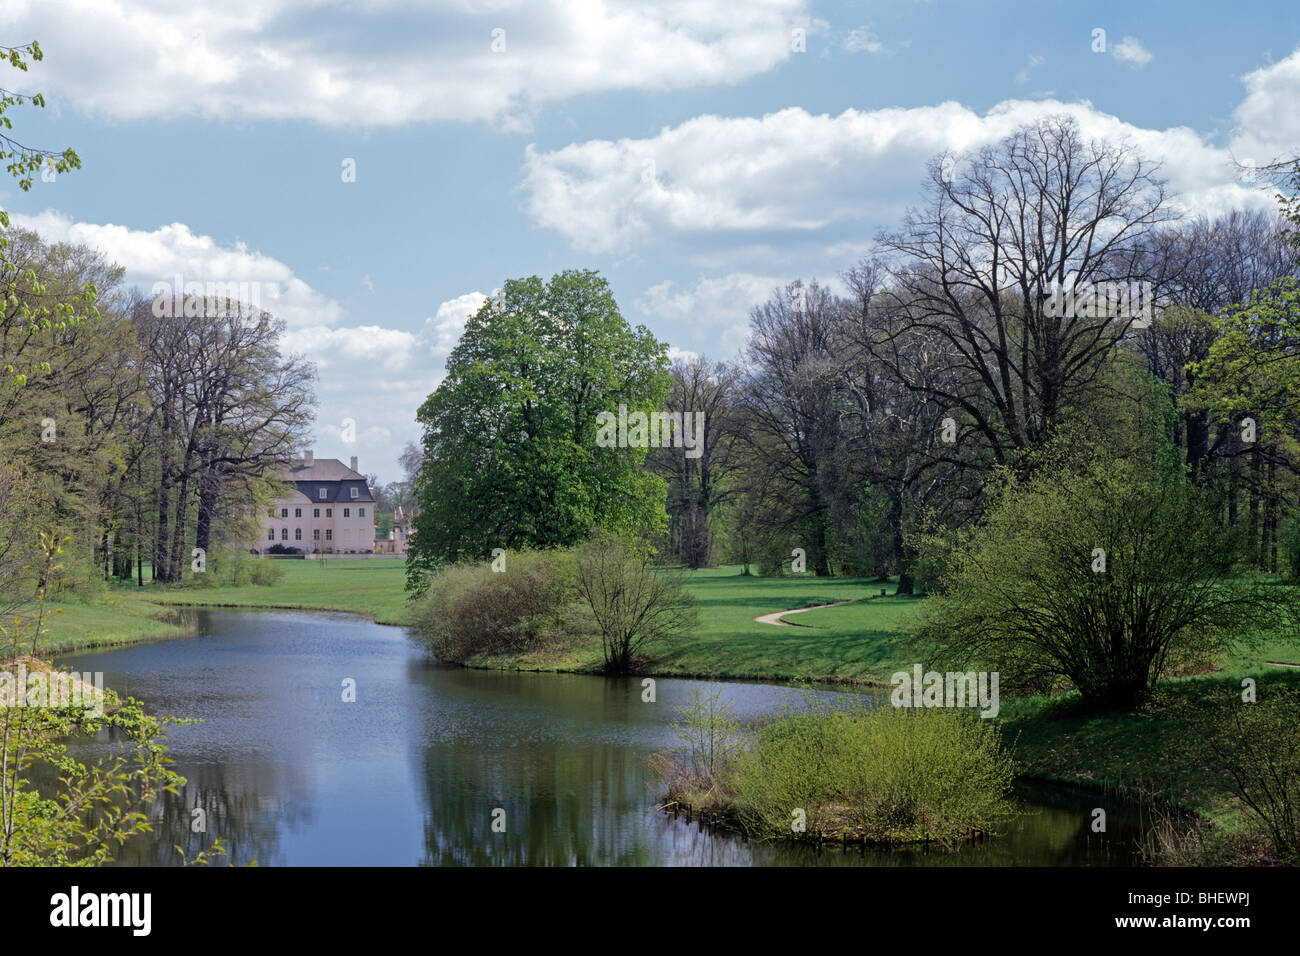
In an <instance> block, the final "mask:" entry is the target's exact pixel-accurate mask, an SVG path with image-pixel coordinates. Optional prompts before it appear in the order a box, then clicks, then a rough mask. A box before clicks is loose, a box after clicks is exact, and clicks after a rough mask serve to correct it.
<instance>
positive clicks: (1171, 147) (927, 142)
mask: <svg viewBox="0 0 1300 956" xmlns="http://www.w3.org/2000/svg"><path fill="white" fill-rule="evenodd" d="M1256 86H1257V87H1258V88H1259V89H1260V90H1261V91H1263V90H1264V89H1265V88H1266V87H1267V88H1268V89H1270V92H1269V93H1264V92H1261V93H1260V96H1261V97H1268V98H1270V99H1276V98H1280V97H1279V94H1277V93H1275V92H1271V87H1269V85H1268V84H1266V83H1264V82H1263V81H1258V82H1257V83H1256ZM1292 89H1293V95H1294V89H1295V88H1294V86H1293V87H1292ZM1062 113H1064V114H1068V115H1070V116H1072V117H1074V118H1075V119H1076V120H1077V121H1078V123H1079V125H1080V128H1081V130H1082V131H1083V133H1084V134H1085V135H1086V136H1090V137H1096V138H1098V139H1104V140H1108V141H1117V140H1128V141H1129V142H1131V143H1132V144H1133V145H1134V146H1135V147H1137V148H1138V149H1139V150H1140V152H1141V153H1142V154H1144V155H1145V156H1146V157H1148V158H1149V159H1152V160H1156V161H1160V162H1162V163H1163V164H1164V166H1163V168H1162V170H1161V173H1162V175H1164V176H1165V177H1166V178H1167V179H1168V180H1169V183H1170V186H1171V189H1172V191H1173V192H1174V193H1176V194H1177V195H1178V197H1179V198H1178V204H1179V205H1180V206H1181V207H1182V208H1183V209H1185V210H1188V211H1193V212H1205V213H1209V214H1214V213H1217V212H1222V211H1226V210H1227V209H1230V208H1233V207H1237V206H1255V207H1262V206H1263V205H1267V204H1268V202H1269V200H1268V198H1267V197H1266V196H1263V195H1262V194H1261V193H1259V192H1258V191H1257V190H1253V189H1251V188H1249V187H1248V186H1246V185H1245V184H1243V183H1241V182H1239V181H1237V179H1236V173H1235V171H1234V170H1233V168H1232V157H1231V152H1230V149H1231V147H1229V148H1221V147H1218V146H1215V145H1213V144H1212V143H1210V142H1208V141H1207V140H1206V139H1205V138H1204V137H1202V136H1201V135H1200V134H1199V133H1197V132H1196V131H1195V130H1192V129H1190V128H1188V127H1185V126H1179V127H1171V128H1168V129H1163V130H1156V129H1144V128H1142V127H1138V126H1134V125H1132V124H1130V123H1126V122H1124V121H1123V120H1120V119H1119V118H1117V117H1115V116H1112V115H1110V114H1107V113H1103V112H1101V111H1099V110H1097V109H1095V108H1094V107H1093V106H1092V105H1091V104H1089V103H1087V102H1082V103H1063V102H1060V101H1058V100H1009V101H1006V102H1003V103H1000V104H998V105H997V106H995V107H993V108H992V109H991V110H989V111H988V112H987V113H985V114H983V115H980V114H977V113H975V112H974V111H973V110H970V109H968V108H967V107H965V106H962V105H961V104H959V103H954V102H947V103H941V104H939V105H937V106H921V107H915V108H910V109H901V108H891V109H879V110H870V111H860V110H854V109H849V110H845V111H844V112H843V113H840V114H839V115H837V116H831V115H828V114H824V113H823V114H820V115H814V114H810V113H808V112H806V111H805V110H803V109H800V108H797V107H795V108H790V109H784V110H781V111H779V112H776V113H769V114H766V115H764V116H762V117H757V118H753V117H736V118H725V117H719V116H712V115H706V116H699V117H695V118H694V119H690V120H687V121H686V122H684V123H682V124H681V125H679V126H674V127H666V128H664V129H663V130H661V131H660V132H659V133H658V134H657V135H655V136H653V137H650V138H645V139H622V140H618V141H610V140H590V141H587V142H582V143H573V144H570V145H568V146H565V147H563V148H561V149H558V150H555V151H552V152H541V151H539V150H537V149H535V148H534V147H531V146H530V147H529V148H528V149H527V150H526V152H525V160H524V174H523V178H524V186H525V188H526V190H527V192H528V199H527V209H528V212H529V214H530V215H531V217H532V218H533V220H534V221H535V222H537V223H538V224H539V225H541V226H544V227H547V228H550V229H554V230H556V231H558V232H560V233H561V234H563V235H564V236H565V237H566V238H567V239H568V240H569V241H570V242H571V243H572V244H573V246H574V247H575V248H577V249H580V250H584V251H589V252H626V251H630V250H632V249H634V248H642V247H645V246H647V245H650V244H655V243H658V244H662V243H666V242H672V241H685V242H689V241H691V240H702V239H703V238H704V237H708V236H719V235H727V236H728V237H729V238H730V239H731V241H732V242H744V241H747V240H750V239H752V238H753V237H754V236H755V235H756V234H761V233H764V232H767V233H771V232H778V233H780V234H783V235H784V236H785V237H786V238H784V240H783V243H782V245H783V246H784V247H785V249H786V250H787V253H788V252H789V251H791V250H792V249H794V248H795V247H797V245H798V240H797V239H790V238H789V236H790V234H792V233H794V234H798V233H804V234H807V235H808V236H809V238H810V240H811V239H813V238H815V237H816V235H817V233H818V232H819V231H823V230H828V229H831V228H835V229H839V230H840V231H841V232H843V231H844V230H853V229H863V230H867V231H869V232H874V230H875V229H876V228H878V227H879V226H881V225H887V224H891V223H893V222H896V221H897V219H898V217H899V215H900V214H901V213H902V211H903V210H904V208H905V207H906V206H907V205H909V204H911V203H914V202H915V201H916V200H917V198H918V197H919V192H918V189H919V186H920V183H921V180H922V179H923V178H924V170H925V164H926V162H927V161H928V160H930V159H931V158H932V157H933V156H935V155H936V154H938V153H940V152H942V151H945V150H951V151H953V152H955V153H962V152H965V151H968V150H971V149H974V148H977V147H980V146H983V145H985V144H989V143H993V142H996V141H997V140H999V139H1001V138H1003V137H1004V136H1006V135H1008V134H1009V133H1011V132H1012V131H1013V130H1014V129H1016V128H1017V127H1019V126H1021V125H1024V124H1026V123H1032V122H1034V121H1035V120H1037V119H1039V118H1041V117H1043V116H1046V115H1053V114H1062ZM647 170H649V171H650V174H649V175H647V174H646V171H647ZM841 238H842V237H841Z"/></svg>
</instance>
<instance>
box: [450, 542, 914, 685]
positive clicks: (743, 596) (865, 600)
mask: <svg viewBox="0 0 1300 956" xmlns="http://www.w3.org/2000/svg"><path fill="white" fill-rule="evenodd" d="M685 586H686V590H687V591H688V592H689V593H690V594H691V596H692V597H694V598H695V600H696V601H697V602H698V604H699V609H700V620H699V624H698V626H696V627H695V628H693V629H692V630H691V631H690V632H689V633H688V634H685V635H683V636H682V637H680V638H679V639H677V640H675V641H673V642H672V643H669V644H665V645H663V646H660V647H658V648H655V649H654V650H653V651H652V652H651V654H650V655H649V657H648V659H647V660H646V662H645V665H644V667H643V670H644V671H645V672H646V673H649V674H654V675H656V676H670V677H705V678H722V679H731V680H745V679H749V680H814V681H827V682H839V683H865V684H874V683H882V682H887V681H888V679H889V675H890V674H891V673H893V672H894V671H895V670H897V669H898V668H899V667H901V666H910V663H911V658H910V657H909V656H908V653H907V651H906V649H905V648H904V646H903V636H902V629H903V628H904V627H905V626H906V625H907V623H908V622H909V621H910V620H911V618H912V616H913V615H914V614H915V613H916V610H917V606H918V602H917V601H916V600H915V599H912V598H906V597H903V598H896V597H892V596H889V597H884V598H882V597H880V596H879V595H880V589H881V587H882V585H881V584H880V583H879V582H877V581H874V580H868V579H865V578H814V577H792V578H763V577H753V576H751V577H745V576H742V575H741V574H740V568H739V567H723V568H716V569H709V570H703V571H695V572H690V573H688V574H687V575H686V581H685ZM891 590H892V587H891ZM840 601H849V602H852V603H850V604H846V605H843V606H841V607H833V608H825V609H822V610H816V611H807V612H804V613H802V614H795V615H791V616H790V617H789V623H790V626H778V625H774V624H765V623H759V622H758V621H755V620H754V618H756V617H758V616H759V615H763V614H770V613H772V612H774V611H783V610H793V609H795V608H803V607H810V606H813V605H822V604H834V603H837V602H840ZM469 663H470V664H471V666H478V667H500V668H505V669H516V668H520V669H525V670H542V671H595V670H598V669H600V667H601V665H602V663H603V661H602V658H601V651H600V646H599V643H596V642H591V643H588V642H583V643H580V644H576V645H573V646H570V647H565V648H559V649H555V650H547V651H538V652H533V653H526V654H517V655H510V656H503V657H476V658H471V659H470V661H469Z"/></svg>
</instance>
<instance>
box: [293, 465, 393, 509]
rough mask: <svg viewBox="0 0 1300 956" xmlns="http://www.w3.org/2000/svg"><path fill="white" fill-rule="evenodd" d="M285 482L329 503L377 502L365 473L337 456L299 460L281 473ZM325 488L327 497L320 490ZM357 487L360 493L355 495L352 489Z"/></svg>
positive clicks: (313, 498) (307, 494) (307, 495)
mask: <svg viewBox="0 0 1300 956" xmlns="http://www.w3.org/2000/svg"><path fill="white" fill-rule="evenodd" d="M280 477H281V478H282V479H283V480H284V481H289V482H293V484H294V485H295V486H296V487H297V489H298V491H300V492H301V493H302V494H303V495H304V496H306V497H307V498H309V499H311V500H312V501H313V502H316V501H323V502H324V503H326V504H333V503H335V502H339V503H341V504H347V503H348V502H373V501H374V500H375V499H374V498H373V497H372V496H371V494H370V487H369V486H368V485H367V484H366V479H365V477H364V476H363V475H360V474H358V473H357V472H355V471H353V470H352V469H351V468H349V467H348V466H347V465H345V464H343V462H341V461H339V460H338V459H337V458H315V459H312V460H311V461H306V460H303V459H299V460H298V461H295V462H293V463H292V464H291V465H290V466H289V468H288V470H287V471H284V472H282V473H281V475H280ZM322 488H324V489H325V497H324V498H322V497H321V496H320V490H321V489H322ZM353 488H356V489H357V496H356V497H355V498H353V497H352V489H353Z"/></svg>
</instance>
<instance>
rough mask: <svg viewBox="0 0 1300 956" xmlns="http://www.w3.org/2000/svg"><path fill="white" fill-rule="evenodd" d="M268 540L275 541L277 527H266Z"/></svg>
mask: <svg viewBox="0 0 1300 956" xmlns="http://www.w3.org/2000/svg"><path fill="white" fill-rule="evenodd" d="M266 540H267V541H274V540H275V529H274V528H267V529H266Z"/></svg>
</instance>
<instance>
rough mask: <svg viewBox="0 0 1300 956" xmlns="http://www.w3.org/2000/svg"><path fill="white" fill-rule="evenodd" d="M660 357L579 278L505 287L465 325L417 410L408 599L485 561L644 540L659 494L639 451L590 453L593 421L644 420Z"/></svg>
mask: <svg viewBox="0 0 1300 956" xmlns="http://www.w3.org/2000/svg"><path fill="white" fill-rule="evenodd" d="M668 385H669V373H668V358H667V346H666V345H665V344H664V343H662V342H659V341H657V340H656V339H655V338H654V336H652V335H651V334H650V332H649V331H648V330H647V329H646V328H645V327H644V326H637V327H636V328H632V327H630V326H629V325H628V323H627V321H626V320H625V319H624V318H623V316H622V315H621V314H620V313H619V311H618V306H617V304H616V303H615V301H614V296H613V294H612V293H611V292H610V289H609V285H608V283H607V282H606V281H605V279H603V278H602V277H601V276H600V275H598V274H597V273H596V272H593V271H573V270H570V271H567V272H562V273H560V274H559V275H556V276H554V277H552V278H551V280H550V281H549V282H543V281H542V280H541V279H539V278H537V277H536V276H533V277H530V278H527V279H512V280H509V281H507V282H506V283H505V286H504V287H503V288H502V290H501V292H500V293H499V294H498V295H497V296H496V297H495V298H493V299H491V300H490V301H488V302H486V303H484V305H483V307H482V308H481V309H480V310H479V311H478V313H477V314H475V315H474V316H472V317H471V318H470V319H469V322H468V323H467V324H466V326H465V332H464V334H463V335H462V337H461V340H460V343H459V344H458V345H457V346H456V348H455V350H453V352H452V353H451V356H450V358H449V359H448V361H447V376H446V378H445V379H444V381H443V382H442V384H441V385H439V386H438V389H437V390H436V391H435V392H434V393H433V394H432V395H430V396H429V398H428V400H427V401H425V403H424V404H423V405H422V406H421V407H420V410H419V413H418V415H417V418H418V420H419V422H420V423H421V424H422V425H423V427H424V439H423V462H422V465H421V468H420V473H419V476H418V478H417V482H416V498H417V501H418V503H419V516H418V517H417V518H416V520H415V532H414V536H413V539H412V543H411V550H410V553H409V555H408V562H407V574H408V585H409V586H410V587H411V588H412V589H413V590H420V589H422V587H423V582H424V577H425V572H426V571H428V570H429V569H431V568H433V567H434V566H436V565H437V564H438V563H440V562H443V561H457V560H460V559H463V558H480V557H485V556H486V555H488V554H489V553H490V552H491V551H492V549H494V548H504V549H507V550H514V549H523V548H530V547H534V548H549V547H568V546H571V545H573V544H576V543H577V542H578V541H581V540H583V539H584V538H585V537H586V536H587V535H588V533H589V532H590V531H591V530H592V529H593V528H604V529H608V530H611V531H616V532H619V533H622V534H628V535H640V536H647V537H648V536H649V535H651V534H655V533H658V532H659V531H660V530H661V529H662V528H663V526H664V523H665V522H666V516H665V511H664V499H665V494H666V490H665V485H664V482H663V480H662V479H661V478H659V477H657V476H655V475H652V474H649V473H647V472H645V471H643V470H642V468H641V464H642V462H643V461H644V460H645V457H646V452H647V449H646V448H636V447H629V448H619V447H610V448H606V447H599V446H598V444H597V441H596V438H597V424H598V422H597V417H598V415H599V414H600V413H601V412H611V413H617V412H618V410H619V406H620V405H624V406H626V407H627V409H628V411H629V413H630V412H636V411H640V412H647V413H648V412H653V411H655V410H657V409H658V408H659V407H660V404H661V403H662V402H663V400H664V398H665V397H666V395H667V392H668Z"/></svg>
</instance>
